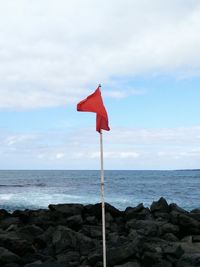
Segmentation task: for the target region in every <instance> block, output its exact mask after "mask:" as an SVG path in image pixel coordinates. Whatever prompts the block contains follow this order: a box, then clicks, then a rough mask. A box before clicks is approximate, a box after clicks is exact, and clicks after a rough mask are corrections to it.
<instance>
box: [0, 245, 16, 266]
mask: <svg viewBox="0 0 200 267" xmlns="http://www.w3.org/2000/svg"><path fill="white" fill-rule="evenodd" d="M20 261H21V259H20V257H19V256H17V255H16V254H14V253H12V252H11V251H9V250H8V249H6V248H3V247H0V264H6V263H14V262H20Z"/></svg>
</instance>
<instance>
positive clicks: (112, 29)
mask: <svg viewBox="0 0 200 267" xmlns="http://www.w3.org/2000/svg"><path fill="white" fill-rule="evenodd" d="M199 23H200V3H199V2H198V1H194V0H191V1H180V0H175V1H166V2H165V3H164V2H163V1H158V0H153V1H147V0H142V1H136V0H125V1H116V0H110V1H109V2H108V1H99V0H97V1H92V0H85V1H82V0H74V1H65V0H58V1H56V3H55V1H53V0H43V1H38V0H35V1H25V0H18V1H4V3H2V4H1V10H0V96H1V97H0V108H4V109H30V108H40V107H55V106H61V105H64V104H66V103H72V102H75V101H77V99H79V98H80V97H82V96H84V95H85V94H86V93H87V92H88V89H89V88H93V87H94V86H96V84H98V83H99V82H103V83H104V84H105V85H106V86H105V87H104V90H105V92H106V93H107V95H110V96H112V97H115V98H120V97H124V96H125V95H127V94H128V95H129V92H130V90H131V89H130V88H129V87H127V88H126V87H124V89H123V90H116V89H115V87H112V82H113V80H114V79H115V77H120V78H121V79H126V77H135V76H136V75H137V76H138V75H145V74H151V75H152V74H153V75H155V74H156V75H159V74H161V73H165V74H172V73H173V75H177V76H187V75H198V76H199V73H200V35H199V34H198V33H199ZM108 88H110V89H108ZM117 91H119V92H117Z"/></svg>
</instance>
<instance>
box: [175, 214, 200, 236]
mask: <svg viewBox="0 0 200 267" xmlns="http://www.w3.org/2000/svg"><path fill="white" fill-rule="evenodd" d="M179 225H180V227H181V228H182V235H185V234H199V233H200V223H199V222H198V221H196V220H195V219H193V218H191V217H189V216H188V215H186V214H180V215H179Z"/></svg>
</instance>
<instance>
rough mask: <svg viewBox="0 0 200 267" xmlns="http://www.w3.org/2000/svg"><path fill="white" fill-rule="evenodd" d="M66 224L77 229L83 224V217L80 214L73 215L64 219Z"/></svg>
mask: <svg viewBox="0 0 200 267" xmlns="http://www.w3.org/2000/svg"><path fill="white" fill-rule="evenodd" d="M66 225H67V226H68V227H69V228H71V229H74V230H79V229H80V228H81V227H82V225H83V219H82V216H81V215H73V216H71V217H69V218H68V219H67V221H66Z"/></svg>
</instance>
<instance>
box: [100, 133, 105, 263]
mask: <svg viewBox="0 0 200 267" xmlns="http://www.w3.org/2000/svg"><path fill="white" fill-rule="evenodd" d="M100 147H101V203H102V233H103V267H106V223H105V201H104V168H103V133H102V130H100Z"/></svg>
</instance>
